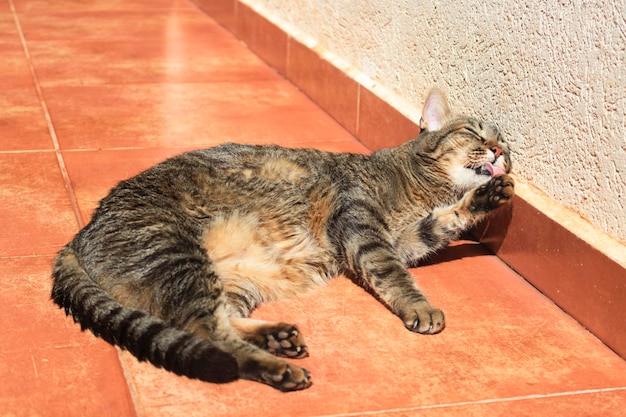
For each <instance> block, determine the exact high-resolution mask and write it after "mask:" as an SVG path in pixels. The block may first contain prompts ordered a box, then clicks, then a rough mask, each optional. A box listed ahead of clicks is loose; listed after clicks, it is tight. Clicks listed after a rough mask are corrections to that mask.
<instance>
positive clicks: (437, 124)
mask: <svg viewBox="0 0 626 417" xmlns="http://www.w3.org/2000/svg"><path fill="white" fill-rule="evenodd" d="M449 114H450V107H448V100H447V99H446V96H445V95H444V94H443V92H441V90H439V89H438V88H433V89H432V90H430V93H428V97H427V98H426V101H425V102H424V110H422V118H421V119H420V129H422V130H426V131H428V132H432V131H433V130H439V129H441V125H442V124H443V122H444V120H445V119H446V117H448V115H449Z"/></svg>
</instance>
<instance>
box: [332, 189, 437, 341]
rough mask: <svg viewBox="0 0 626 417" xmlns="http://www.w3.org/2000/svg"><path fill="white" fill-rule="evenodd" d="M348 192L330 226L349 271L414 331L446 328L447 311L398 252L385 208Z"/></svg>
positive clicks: (335, 243)
mask: <svg viewBox="0 0 626 417" xmlns="http://www.w3.org/2000/svg"><path fill="white" fill-rule="evenodd" d="M346 195H347V197H346V198H345V200H344V201H342V202H341V207H342V209H341V210H337V212H336V213H335V214H334V215H333V216H332V217H331V218H330V219H329V221H328V223H329V226H328V229H329V237H330V239H331V242H333V244H334V245H335V247H336V250H337V252H338V257H339V258H341V259H342V260H343V261H344V262H345V267H346V269H347V272H348V274H352V275H355V276H356V277H358V278H361V279H362V280H363V281H364V283H365V284H366V286H368V287H369V288H371V289H372V290H373V291H374V292H375V293H376V294H377V295H378V297H379V298H380V300H381V301H382V302H384V303H385V304H386V305H387V306H388V307H389V309H390V310H391V311H392V312H393V313H394V314H395V315H397V316H398V317H399V318H400V319H401V320H402V321H403V322H404V325H405V326H406V327H407V328H408V329H410V330H411V331H415V332H418V333H423V334H433V333H438V332H440V331H441V330H443V328H444V326H445V318H444V314H443V312H442V311H441V310H440V309H438V308H435V307H433V306H432V305H431V304H430V303H429V302H428V300H427V299H426V296H425V295H424V294H423V293H422V291H421V290H420V289H419V287H418V286H417V284H416V283H415V280H414V279H413V277H412V275H411V274H410V273H409V271H408V270H407V267H406V265H405V263H404V262H403V261H402V259H401V258H400V256H399V255H398V252H397V250H396V248H395V247H394V239H393V236H392V235H391V232H390V228H389V226H388V224H387V223H386V221H385V217H384V215H383V214H382V213H383V210H382V209H381V208H380V207H379V206H377V205H376V203H374V202H372V201H371V200H365V199H361V198H358V197H356V198H355V197H353V196H354V195H358V194H357V193H354V194H352V193H346Z"/></svg>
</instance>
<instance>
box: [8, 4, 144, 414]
mask: <svg viewBox="0 0 626 417" xmlns="http://www.w3.org/2000/svg"><path fill="white" fill-rule="evenodd" d="M9 9H10V10H11V14H12V16H13V21H14V22H15V26H16V29H17V33H18V35H19V37H20V42H21V44H22V48H23V50H24V55H25V56H26V61H27V62H28V66H29V69H30V74H31V77H32V79H33V83H34V85H35V91H36V92H37V97H38V99H39V104H40V105H41V109H42V111H43V113H44V118H45V120H46V125H47V127H48V133H49V134H50V138H51V140H52V144H53V146H54V153H55V155H56V158H57V163H58V165H59V169H60V171H61V176H62V177H63V184H64V186H65V191H66V192H67V195H68V198H69V200H70V204H71V206H72V209H73V210H74V215H75V217H76V221H77V222H78V226H79V227H80V228H83V227H84V225H85V223H84V221H83V218H82V215H81V213H80V209H79V206H78V200H77V199H76V195H75V193H74V187H72V182H71V180H70V177H69V174H68V172H67V167H66V165H65V160H64V159H63V155H62V153H61V148H60V146H59V140H58V138H57V135H56V131H55V130H54V124H53V123H52V118H51V117H50V112H49V111H48V106H47V104H46V101H45V99H44V96H43V91H42V90H41V86H40V84H39V79H38V77H37V73H36V71H35V67H34V65H33V62H32V59H31V56H30V52H29V50H28V45H27V44H26V38H25V37H24V32H23V31H22V25H21V24H20V21H19V18H18V16H17V12H16V10H15V6H14V4H13V0H9ZM117 357H118V361H119V365H120V367H121V368H122V372H123V374H124V378H125V381H126V386H127V387H128V390H129V394H130V397H131V402H132V404H133V411H134V413H135V415H136V416H138V417H141V416H143V412H141V411H140V410H142V408H141V407H139V401H138V398H137V393H136V389H135V387H134V384H132V383H131V381H130V379H129V375H128V372H127V370H126V368H125V366H124V364H123V362H122V358H121V352H120V351H119V349H118V350H117Z"/></svg>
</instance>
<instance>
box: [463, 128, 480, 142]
mask: <svg viewBox="0 0 626 417" xmlns="http://www.w3.org/2000/svg"><path fill="white" fill-rule="evenodd" d="M463 129H464V130H466V131H468V132H469V133H471V134H472V136H475V137H477V138H479V139H480V140H481V141H482V142H485V138H483V137H482V136H481V135H480V134H479V133H478V132H477V131H475V130H474V128H472V127H468V126H465V127H464V128H463Z"/></svg>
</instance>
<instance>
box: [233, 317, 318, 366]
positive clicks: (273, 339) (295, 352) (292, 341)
mask: <svg viewBox="0 0 626 417" xmlns="http://www.w3.org/2000/svg"><path fill="white" fill-rule="evenodd" d="M231 324H232V325H233V327H234V328H235V330H237V332H238V333H239V335H240V336H241V337H242V338H243V339H244V340H246V341H247V342H250V343H252V344H253V345H256V346H258V347H260V348H261V349H263V350H266V351H268V352H269V353H271V354H273V355H276V356H282V357H284V358H292V359H301V358H306V357H307V356H309V351H308V348H307V346H306V343H305V342H304V337H303V336H302V332H300V330H299V329H298V327H297V326H296V325H294V324H289V323H281V322H267V321H263V320H255V319H249V318H233V319H231Z"/></svg>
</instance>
